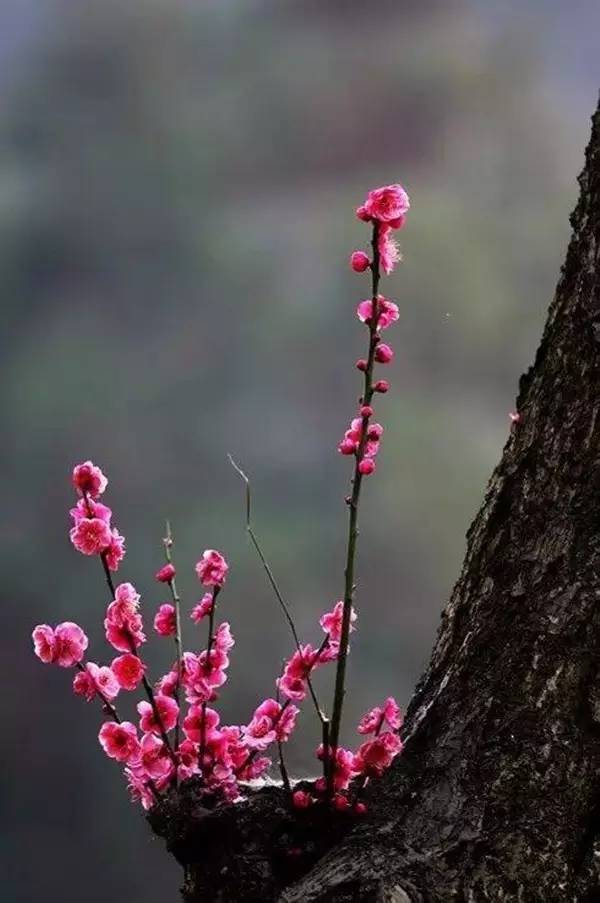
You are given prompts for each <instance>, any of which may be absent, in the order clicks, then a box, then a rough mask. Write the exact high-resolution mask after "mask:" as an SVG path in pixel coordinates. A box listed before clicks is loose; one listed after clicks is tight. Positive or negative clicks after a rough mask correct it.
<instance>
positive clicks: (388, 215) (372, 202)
mask: <svg viewBox="0 0 600 903" xmlns="http://www.w3.org/2000/svg"><path fill="white" fill-rule="evenodd" d="M409 208H410V200H409V197H408V194H407V193H406V191H405V190H404V188H403V187H402V185H398V184H394V185H384V186H383V187H382V188H374V189H373V190H372V191H369V193H368V195H367V199H366V201H365V203H364V204H363V206H362V207H359V208H358V210H357V211H356V214H357V216H358V218H359V219H362V220H365V221H367V222H368V221H369V220H376V221H377V222H380V223H388V224H389V225H390V226H391V227H392V228H394V229H400V228H401V227H402V225H403V224H404V218H405V216H406V214H407V213H408V210H409Z"/></svg>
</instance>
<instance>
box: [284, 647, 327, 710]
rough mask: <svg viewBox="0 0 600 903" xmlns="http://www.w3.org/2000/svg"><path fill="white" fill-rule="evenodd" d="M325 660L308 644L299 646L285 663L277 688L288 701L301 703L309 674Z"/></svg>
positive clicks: (320, 652) (318, 651) (320, 653)
mask: <svg viewBox="0 0 600 903" xmlns="http://www.w3.org/2000/svg"><path fill="white" fill-rule="evenodd" d="M327 660H328V659H326V658H323V655H322V651H320V650H316V651H315V650H314V649H313V647H312V646H311V645H310V644H307V645H306V646H300V649H299V650H298V651H296V652H294V654H293V655H292V657H291V659H290V660H289V661H288V662H287V663H286V665H285V668H284V669H283V674H282V675H281V677H280V678H279V679H278V680H277V686H278V687H279V689H280V690H281V692H282V693H283V695H284V696H286V697H287V698H288V699H293V700H296V701H301V700H302V699H304V698H305V696H306V680H307V678H308V676H309V674H310V672H311V671H312V669H313V668H315V667H316V666H317V665H319V664H321V663H322V662H323V661H327Z"/></svg>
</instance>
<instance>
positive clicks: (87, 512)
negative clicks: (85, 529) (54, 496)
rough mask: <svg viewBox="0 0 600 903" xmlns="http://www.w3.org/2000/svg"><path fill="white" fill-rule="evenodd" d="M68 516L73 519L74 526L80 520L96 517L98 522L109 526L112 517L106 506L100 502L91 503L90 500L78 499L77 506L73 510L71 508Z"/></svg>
mask: <svg viewBox="0 0 600 903" xmlns="http://www.w3.org/2000/svg"><path fill="white" fill-rule="evenodd" d="M69 514H70V515H71V517H72V518H73V523H74V524H78V523H79V521H80V520H84V519H87V518H90V517H97V518H99V520H103V521H106V523H107V524H110V519H111V517H112V511H111V509H110V508H109V507H108V505H103V504H102V502H97V501H93V500H92V499H90V498H88V499H78V501H77V504H76V505H75V507H74V508H71V510H70V511H69Z"/></svg>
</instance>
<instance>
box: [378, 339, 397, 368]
mask: <svg viewBox="0 0 600 903" xmlns="http://www.w3.org/2000/svg"><path fill="white" fill-rule="evenodd" d="M393 359H394V350H393V348H392V347H391V346H390V345H386V344H385V342H380V343H379V345H378V346H377V348H376V349H375V360H376V361H377V362H378V363H379V364H389V363H390V361H392V360H393Z"/></svg>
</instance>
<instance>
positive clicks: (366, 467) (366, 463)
mask: <svg viewBox="0 0 600 903" xmlns="http://www.w3.org/2000/svg"><path fill="white" fill-rule="evenodd" d="M375 467H376V464H375V461H374V460H373V458H363V459H362V460H361V461H359V462H358V472H359V473H360V474H362V475H363V477H367V476H369V474H372V473H373V472H374V471H375Z"/></svg>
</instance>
